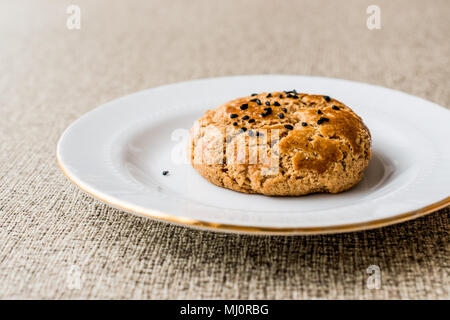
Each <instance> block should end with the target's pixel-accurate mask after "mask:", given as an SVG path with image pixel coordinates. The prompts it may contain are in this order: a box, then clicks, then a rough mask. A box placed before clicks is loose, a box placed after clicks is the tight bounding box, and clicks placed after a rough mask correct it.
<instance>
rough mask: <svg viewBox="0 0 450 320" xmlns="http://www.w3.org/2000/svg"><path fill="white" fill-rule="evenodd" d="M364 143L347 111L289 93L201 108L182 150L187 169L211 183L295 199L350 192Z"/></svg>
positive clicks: (364, 134)
mask: <svg viewBox="0 0 450 320" xmlns="http://www.w3.org/2000/svg"><path fill="white" fill-rule="evenodd" d="M252 119H253V120H252ZM244 130H245V131H244ZM258 135H259V136H258ZM370 145H371V137H370V133H369V130H368V129H367V127H366V126H365V125H364V123H363V122H362V120H361V118H360V117H359V116H358V115H356V114H355V113H354V112H353V111H352V110H351V109H350V108H349V107H347V106H345V105H344V104H343V103H341V102H339V101H337V100H334V99H331V98H329V97H327V96H321V95H308V94H300V93H296V92H293V91H290V92H272V93H270V94H269V93H261V94H258V95H255V96H249V97H243V98H238V99H235V100H232V101H230V102H228V103H225V104H223V105H221V106H219V107H218V108H217V109H215V110H213V111H210V110H208V111H207V112H206V113H205V115H204V116H203V117H202V118H200V119H199V120H198V121H197V122H196V123H195V125H194V127H193V128H192V129H191V134H190V142H189V145H188V152H189V157H190V161H191V163H192V165H193V167H194V168H195V169H196V170H197V171H198V172H199V173H200V174H201V175H202V176H203V177H204V178H206V179H207V180H209V181H210V182H212V183H214V184H216V185H219V186H222V187H225V188H228V189H232V190H236V191H240V192H245V193H261V194H265V195H303V194H308V193H313V192H331V193H336V192H341V191H344V190H347V189H349V188H351V187H352V186H354V185H355V184H356V183H357V182H359V181H360V180H361V178H362V175H363V172H364V169H365V168H366V167H367V165H368V163H369V160H370V157H371V151H370ZM274 158H276V168H275V166H274V162H273V159H274ZM271 161H272V162H271Z"/></svg>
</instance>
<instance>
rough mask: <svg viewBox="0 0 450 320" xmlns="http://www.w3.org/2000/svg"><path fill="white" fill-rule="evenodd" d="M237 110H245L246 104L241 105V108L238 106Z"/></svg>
mask: <svg viewBox="0 0 450 320" xmlns="http://www.w3.org/2000/svg"><path fill="white" fill-rule="evenodd" d="M239 108H241V110H245V109H247V108H248V104H246V103H245V104H243V105H242V106H240V107H239Z"/></svg>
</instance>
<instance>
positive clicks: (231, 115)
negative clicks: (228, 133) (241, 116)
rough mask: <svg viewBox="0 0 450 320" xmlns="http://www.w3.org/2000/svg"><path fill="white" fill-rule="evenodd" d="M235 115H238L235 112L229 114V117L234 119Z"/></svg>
mask: <svg viewBox="0 0 450 320" xmlns="http://www.w3.org/2000/svg"><path fill="white" fill-rule="evenodd" d="M237 117H238V115H237V114H236V113H232V114H230V118H231V119H234V118H237Z"/></svg>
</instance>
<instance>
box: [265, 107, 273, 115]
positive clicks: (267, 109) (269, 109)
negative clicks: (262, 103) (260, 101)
mask: <svg viewBox="0 0 450 320" xmlns="http://www.w3.org/2000/svg"><path fill="white" fill-rule="evenodd" d="M264 111H266V112H265V115H266V116H268V115H269V114H272V108H264Z"/></svg>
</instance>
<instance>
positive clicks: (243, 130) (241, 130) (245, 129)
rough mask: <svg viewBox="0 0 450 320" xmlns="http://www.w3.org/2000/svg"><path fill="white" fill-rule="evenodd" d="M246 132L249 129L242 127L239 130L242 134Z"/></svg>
mask: <svg viewBox="0 0 450 320" xmlns="http://www.w3.org/2000/svg"><path fill="white" fill-rule="evenodd" d="M245 131H247V128H245V127H242V128H240V129H239V132H240V133H242V132H245Z"/></svg>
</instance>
